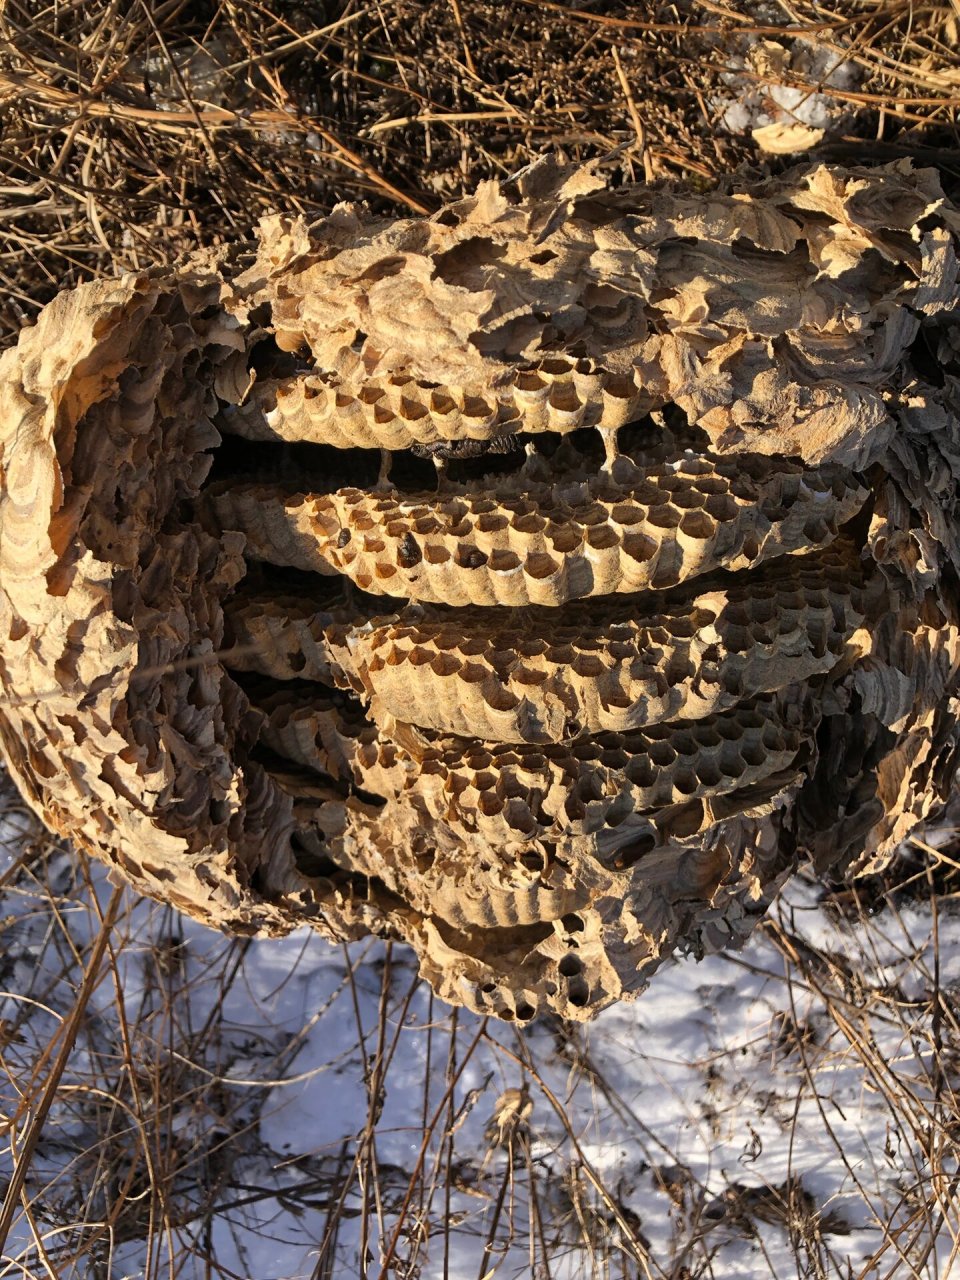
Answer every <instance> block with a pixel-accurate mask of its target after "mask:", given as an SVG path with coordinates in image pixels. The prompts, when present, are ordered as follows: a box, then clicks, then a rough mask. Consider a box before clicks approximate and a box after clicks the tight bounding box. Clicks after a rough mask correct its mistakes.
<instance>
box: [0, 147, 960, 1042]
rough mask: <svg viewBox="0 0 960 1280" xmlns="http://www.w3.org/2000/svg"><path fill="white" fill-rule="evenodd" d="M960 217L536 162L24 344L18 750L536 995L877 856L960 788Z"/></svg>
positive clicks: (870, 175) (13, 693) (92, 826)
mask: <svg viewBox="0 0 960 1280" xmlns="http://www.w3.org/2000/svg"><path fill="white" fill-rule="evenodd" d="M958 237H960V215H958V212H957V211H956V210H955V209H954V208H952V207H950V206H949V205H948V204H947V203H946V202H945V200H944V198H943V196H942V194H941V191H940V188H939V186H938V183H937V179H936V177H935V175H934V174H932V173H930V172H926V171H919V172H916V171H914V170H912V169H911V168H910V167H909V165H907V164H898V165H894V166H890V167H887V168H884V169H874V170H866V169H863V170H860V169H856V170H839V169H834V168H828V167H823V166H819V167H808V168H803V169H798V170H795V171H794V172H792V173H789V174H788V175H786V176H785V177H783V178H780V179H777V180H771V181H768V182H766V183H764V184H762V185H755V186H749V185H741V186H738V185H737V184H736V183H735V182H734V183H730V184H728V185H727V186H726V187H725V188H724V189H723V190H721V191H718V192H715V193H712V194H710V195H707V196H702V195H688V194H682V193H677V192H673V191H669V190H650V189H647V188H644V187H631V188H623V189H618V190H607V189H605V187H604V185H603V182H602V181H601V180H600V179H599V178H597V177H596V176H594V174H593V172H592V171H590V170H584V169H579V170H567V169H563V168H560V167H558V166H556V165H555V164H553V163H552V162H543V163H540V164H538V165H536V166H534V167H532V168H530V169H528V170H527V171H525V172H524V173H523V174H522V175H520V176H519V177H518V178H517V179H515V180H513V181H511V182H508V183H504V184H502V185H500V186H498V185H495V184H485V185H483V186H482V187H481V188H480V190H479V191H478V193H477V194H476V196H475V197H472V198H470V199H466V200H462V201H460V202H459V203H457V204H454V205H451V206H450V207H448V208H446V209H444V210H443V211H442V212H440V213H439V214H437V215H436V216H435V217H432V218H429V219H419V220H405V221H389V220H386V219H377V218H374V217H371V216H370V215H368V214H366V213H365V212H364V211H363V210H361V209H357V208H354V207H351V206H340V207H338V208H337V209H336V210H334V212H333V213H332V214H331V215H330V217H328V218H326V219H324V220H322V221H320V222H319V223H317V224H315V225H313V226H311V227H309V228H308V227H307V226H305V225H304V224H303V223H302V222H300V221H296V220H288V219H285V218H280V217H276V218H272V219H268V220H267V221H265V222H264V224H263V225H262V227H261V229H260V234H259V240H258V242H257V244H255V245H241V246H237V247H235V248H234V249H231V250H229V251H223V252H222V253H220V254H218V255H216V256H207V257H204V258H202V259H194V260H192V261H190V262H188V263H186V265H184V266H182V267H181V268H179V269H177V270H171V271H167V272H146V273H143V274H140V275H126V276H123V277H122V278H120V279H117V280H104V281H101V282H98V283H94V284H88V285H84V286H81V287H80V288H78V289H76V290H75V291H72V292H69V293H64V294H62V295H61V296H60V297H58V298H57V299H56V300H55V301H54V302H52V303H51V304H50V305H49V306H48V307H47V308H46V309H45V310H44V311H43V312H42V313H41V315H40V317H39V320H38V322H37V324H36V325H35V326H33V327H32V328H30V329H27V330H25V331H24V332H23V334H22V335H21V338H20V342H19V345H18V347H17V348H16V349H15V350H11V351H8V352H7V353H6V354H5V356H4V357H3V358H2V361H0V415H2V420H0V421H2V425H0V446H2V456H0V461H2V479H3V492H2V505H0V521H2V523H0V587H2V589H0V626H2V634H3V641H2V663H0V672H2V683H3V696H4V701H3V707H2V715H0V730H2V741H3V749H4V753H5V756H6V760H7V763H8V766H9V768H10V770H11V772H12V773H13V775H14V776H15V777H16V778H17V779H18V781H19V783H20V786H21V787H22V789H23V792H24V794H25V796H26V797H27V798H28V800H29V801H30V803H31V804H32V805H33V806H34V808H35V809H36V811H37V812H38V813H39V814H40V815H41V817H42V818H43V820H44V821H45V822H46V823H47V824H48V826H49V827H50V828H52V829H53V830H54V831H57V832H62V833H64V834H66V835H68V836H70V838H71V839H73V840H74V841H76V842H77V844H78V845H80V846H82V847H83V848H84V849H86V850H88V851H89V852H90V853H92V854H95V855H96V856H97V857H100V858H103V859H105V860H106V861H107V862H109V863H110V864H111V865H112V866H113V867H115V868H116V870H117V872H118V873H119V874H120V875H121V876H123V877H125V878H126V879H127V880H128V881H129V882H130V883H131V884H133V885H134V886H135V887H136V888H137V889H138V890H140V891H141V892H143V893H146V894H150V895H152V896H154V897H157V898H160V899H162V900H164V901H167V902H171V903H173V904H174V905H176V906H178V907H180V908H182V909H183V910H185V911H187V912H189V913H190V914H192V915H194V916H196V917H198V918H199V919H201V920H204V921H208V922H209V923H210V924H212V925H218V926H221V927H223V928H226V929H229V930H232V931H235V932H243V933H253V932H257V931H266V932H269V933H278V934H279V933H283V932H285V931H286V930H289V929H291V928H293V927H295V926H297V925H300V924H303V923H309V924H311V925H313V926H314V927H315V928H317V929H319V930H320V931H321V932H322V933H324V934H325V935H326V936H328V937H330V938H356V937H359V936H361V935H363V934H368V933H376V934H381V935H391V936H395V937H399V938H402V939H404V940H406V941H407V942H409V943H410V944H411V945H412V946H413V947H414V949H415V950H416V952H417V955H418V957H419V960H420V964H421V968H422V971H423V974H424V976H425V977H426V978H427V979H428V980H429V981H430V982H431V983H432V984H433V986H434V987H435V988H436V990H437V991H438V992H439V994H440V995H441V996H443V997H444V998H445V999H447V1000H450V1001H455V1002H461V1003H464V1004H466V1005H469V1006H470V1007H471V1008H473V1009H477V1010H482V1011H485V1012H491V1013H494V1014H497V1015H498V1016H500V1017H505V1018H510V1017H516V1018H519V1019H528V1018H530V1017H532V1016H533V1014H534V1013H535V1012H536V1011H537V1010H540V1009H544V1008H551V1009H554V1010H556V1011H557V1012H558V1013H560V1014H562V1015H564V1016H570V1017H575V1018H585V1017H589V1016H590V1015H591V1014H593V1013H595V1012H596V1011H597V1010H598V1009H600V1008H601V1007H603V1006H604V1005H606V1004H609V1003H610V1002H611V1001H614V1000H617V999H620V998H623V997H626V996H630V995H633V994H636V993H637V992H639V991H640V990H641V989H642V988H643V986H644V985H645V983H646V982H647V981H648V979H649V977H650V974H651V973H652V972H653V970H654V969H655V968H656V967H657V965H658V964H659V963H660V962H661V961H662V960H663V958H664V957H666V956H668V955H670V954H671V953H672V952H673V951H674V950H675V949H676V948H677V947H685V948H692V949H695V950H701V949H710V948H715V947H719V946H724V945H728V944H730V943H737V942H739V941H741V940H742V939H743V938H745V937H746V935H747V934H748V933H749V931H750V929H751V928H752V926H753V925H754V924H755V922H756V921H757V920H758V919H759V918H760V916H761V915H762V913H763V911H764V909H765V907H766V906H767V904H768V903H769V901H770V899H771V897H772V895H773V894H774V893H775V892H776V890H777V889H778V887H779V886H780V885H781V884H782V883H783V881H784V880H785V878H786V877H787V876H788V875H789V874H790V872H791V870H792V869H793V868H794V867H795V866H796V865H797V862H798V859H800V858H801V857H806V856H812V857H813V859H814V860H815V862H816V864H817V865H818V866H820V867H822V868H830V869H832V870H835V871H847V872H850V873H854V872H857V871H862V870H864V869H868V868H875V867H877V866H879V865H880V864H881V863H882V862H883V859H884V858H885V857H886V856H887V855H888V854H889V852H890V851H891V849H892V848H893V847H894V845H895V844H896V843H897V841H899V840H900V839H901V838H902V837H903V836H904V835H905V834H906V833H907V832H908V831H909V830H910V829H911V828H912V827H913V826H914V825H915V824H916V823H917V822H918V821H920V820H921V819H923V818H924V817H926V816H927V815H929V814H930V812H931V811H932V810H933V809H934V808H935V807H936V806H937V805H938V804H939V803H940V802H941V801H942V799H943V798H944V797H945V796H946V794H947V792H948V790H949V789H950V786H951V783H952V780H953V776H954V769H955V754H956V746H957V737H958V731H957V723H958V718H957V684H958V662H960V644H958V582H960V579H958V573H960V542H958V538H957V501H958V498H957V477H958V476H960V447H958V413H960V381H958V378H960V340H958V337H957V329H956V315H957V307H958V299H960V287H958V279H957V276H958V268H957V257H956V245H957V240H958ZM434 464H435V465H434Z"/></svg>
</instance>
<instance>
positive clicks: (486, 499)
mask: <svg viewBox="0 0 960 1280" xmlns="http://www.w3.org/2000/svg"><path fill="white" fill-rule="evenodd" d="M865 497H866V490H865V489H863V488H862V486H861V485H860V484H859V483H858V482H857V480H856V479H855V478H853V477H849V476H846V475H844V474H843V473H842V472H837V471H835V470H833V469H830V468H828V469H827V470H826V471H825V472H821V471H818V470H815V469H806V470H805V469H803V468H801V467H797V466H796V465H795V464H791V463H786V462H785V463H784V464H782V470H778V471H775V472H773V473H772V474H771V473H770V471H769V467H768V466H767V465H765V464H764V465H758V460H756V459H753V460H750V459H746V458H743V457H740V458H736V459H730V460H723V459H714V458H710V457H706V456H700V457H697V456H695V455H692V454H691V455H689V456H684V457H683V458H681V459H680V460H679V462H678V463H675V464H674V465H670V464H669V463H664V464H653V465H652V466H650V467H649V468H648V469H646V470H644V471H643V472H642V473H639V472H637V471H635V470H634V469H633V468H632V467H631V468H630V475H629V479H627V480H625V481H624V482H623V483H622V484H618V483H617V481H616V478H615V477H614V476H610V475H603V474H601V475H599V476H577V475H573V476H571V477H570V478H569V479H568V480H566V481H565V482H562V483H553V484H548V483H542V482H537V481H529V480H527V478H526V477H525V476H524V475H523V473H521V474H520V475H519V476H512V477H509V478H507V480H505V481H504V483H503V484H502V485H501V486H500V487H499V488H498V489H496V490H493V489H490V490H485V489H481V490H480V491H479V492H476V491H471V490H467V491H464V492H462V493H455V494H450V495H443V494H441V495H434V494H422V495H411V496H407V495H401V494H399V493H369V492H367V491H364V490H362V489H350V488H346V489H339V490H337V491H336V492H335V493H330V494H301V493H295V494H291V495H289V496H287V497H284V496H283V495H282V494H280V493H278V492H277V491H276V490H275V489H271V488H267V487H265V486H261V485H256V484H240V485H234V486H231V487H230V488H227V489H226V490H225V491H223V492H217V491H215V490H214V491H211V493H210V497H209V499H208V501H209V504H210V507H211V508H212V510H213V513H214V515H215V518H216V521H217V522H218V524H219V527H220V528H221V529H223V530H237V531H239V532H241V533H243V535H244V537H245V538H246V540H247V554H248V555H250V556H252V557H254V558H256V559H260V560H265V561H268V562H269V563H272V564H277V565H288V566H292V567H296V568H300V569H306V570H310V571H312V572H315V573H321V574H326V575H333V574H344V575H346V576H347V577H349V578H350V579H351V580H352V581H353V582H355V583H356V585H357V586H358V587H360V588H361V589H362V590H364V591H369V592H371V593H374V594H384V595H393V596H401V597H406V598H407V599H411V600H419V601H425V602H431V603H435V604H447V605H456V606H465V605H485V606H489V605H513V606H517V605H526V604H535V605H559V604H563V603H565V602H567V601H569V600H576V599H581V598H583V597H586V596H596V595H608V594H611V593H616V592H637V591H644V590H649V589H658V588H664V587H668V586H673V585H674V584H676V583H678V582H682V581H685V580H686V579H688V578H692V577H694V576H696V575H698V574H702V573H706V572H708V571H709V570H711V569H716V568H720V567H724V568H727V569H732V570H738V569H746V568H749V567H752V566H754V565H757V564H760V563H761V562H762V561H764V560H767V559H769V558H771V557H773V556H777V555H783V554H784V553H787V552H794V551H807V550H811V549H813V548H815V547H818V546H822V545H825V544H826V543H828V542H830V541H832V539H833V538H835V537H836V535H837V532H838V530H839V527H840V525H841V524H843V523H844V522H845V521H847V520H849V519H850V518H851V517H852V516H853V515H855V514H856V512H857V511H858V510H859V508H860V507H861V506H862V504H863V501H864V499H865Z"/></svg>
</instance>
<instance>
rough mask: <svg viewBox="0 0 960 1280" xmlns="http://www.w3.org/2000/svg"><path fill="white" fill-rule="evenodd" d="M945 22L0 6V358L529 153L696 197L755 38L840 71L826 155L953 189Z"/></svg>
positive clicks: (286, 2) (754, 74)
mask: <svg viewBox="0 0 960 1280" xmlns="http://www.w3.org/2000/svg"><path fill="white" fill-rule="evenodd" d="M591 10H595V12H593V11H591ZM758 15H762V18H758ZM958 29H960V14H958V11H957V7H956V3H955V0H944V2H942V3H931V4H924V5H922V6H918V5H916V4H915V3H912V2H910V0H907V2H899V0H898V2H895V3H890V2H888V0H843V2H842V3H838V4H837V5H836V6H835V7H834V8H833V9H829V10H826V9H823V8H821V6H819V5H818V4H816V3H813V2H812V0H799V2H798V3H796V4H793V3H789V0H779V3H776V4H774V3H767V4H763V5H761V4H760V3H759V0H753V3H752V4H750V5H739V4H738V5H734V4H729V5H726V4H722V3H714V0H678V3H666V2H665V0H663V2H658V0H645V2H644V3H622V2H619V0H612V2H610V3H607V2H606V0H604V3H597V2H596V0H593V2H592V3H590V2H588V3H585V4H584V5H583V6H582V7H579V8H578V7H573V6H571V5H568V4H560V3H550V2H549V0H497V2H494V0H369V2H367V3H364V2H363V0H300V2H299V3H297V2H291V0H246V2H244V3H240V2H239V0H200V2H191V3H186V2H185V0H159V2H158V0H149V2H148V0H132V2H131V0H68V2H67V3H64V2H63V0H57V2H56V3H53V2H49V3H45V2H43V0H6V3H5V4H4V5H3V6H0V128H2V142H0V198H2V206H0V289H2V292H3V294H4V295H5V296H4V297H3V298H2V299H0V345H2V344H3V343H5V342H9V341H10V340H11V338H12V337H13V336H14V335H15V334H16V332H17V330H18V329H19V327H20V326H21V324H22V323H23V322H24V321H26V320H28V319H29V318H30V317H31V316H32V315H33V314H34V312H35V310H36V308H37V307H38V306H39V305H41V304H42V303H43V302H45V301H47V300H48V299H49V298H50V297H51V296H52V295H53V294H54V293H55V292H56V291H57V290H58V289H59V288H61V287H62V286H64V285H69V284H72V283H75V282H76V281H78V280H81V279H86V278H89V277H91V276H94V275H97V274H98V273H103V272H110V271H117V270H121V269H140V268H143V267H146V266H150V265H153V264H157V263H164V262H168V261H169V260H170V259H171V258H172V257H175V256H176V255H178V254H180V253H182V252H184V251H186V250H189V249H191V248H193V247H195V246H196V245H197V244H199V243H205V242H211V241H217V240H219V239H221V238H223V237H236V236H238V235H243V234H247V233H248V232H249V229H250V227H251V226H252V225H253V224H254V223H255V221H256V219H257V217H258V216H260V215H261V214H263V213H265V212H267V211H272V210H274V209H277V208H284V209H292V210H298V211H305V212H307V213H320V212H323V211H325V210H327V209H329V207H330V206H331V204H332V203H333V202H334V201H336V200H337V199H365V200H368V201H370V202H372V203H373V204H375V205H377V206H379V207H382V208H385V209H391V210H394V211H403V210H407V211H418V210H423V209H434V208H436V207H437V206H438V204H439V203H440V202H441V201H442V200H443V199H445V198H448V197H450V196H453V195H455V194H457V193H459V192H462V191H463V190H464V189H466V188H469V187H472V186H473V185H474V184H475V183H476V181H477V180H478V179H479V178H481V177H486V176H491V175H505V174H507V173H510V172H513V171H515V170H516V169H518V168H520V167H522V166H523V165H524V164H526V163H527V162H528V161H529V160H530V159H531V158H532V157H533V156H535V155H537V154H539V153H540V152H542V150H543V149H544V148H546V147H557V148H560V149H561V150H562V151H563V152H564V153H565V154H567V155H569V156H571V157H574V158H586V157H589V156H593V155H597V154H599V153H602V152H606V151H608V150H610V149H611V148H612V147H614V146H617V145H620V144H625V146H626V148H627V150H626V152H625V154H624V157H623V160H622V167H623V172H624V174H625V175H626V176H628V177H630V178H637V177H643V176H644V175H646V176H648V177H667V178H671V177H673V178H684V179H686V180H688V181H698V182H701V183H704V184H709V183H711V182H713V181H714V180H715V179H716V178H717V177H718V175H720V174H722V173H724V172H727V171H728V170H730V169H731V168H732V167H734V166H736V165H738V164H743V163H747V164H757V163H764V158H763V157H762V156H760V155H759V154H758V152H757V150H756V147H755V146H754V144H753V143H752V141H751V139H750V138H749V137H748V136H747V137H734V136H730V135H728V134H726V133H725V132H724V131H723V130H722V129H719V128H718V127H717V123H718V115H719V109H718V107H717V99H718V95H720V96H722V95H724V94H727V95H729V92H730V90H729V86H728V85H727V83H726V80H727V79H728V78H729V63H730V58H731V56H733V55H734V54H735V53H736V51H737V50H742V48H743V47H744V42H745V41H747V40H749V39H752V38H754V37H757V38H762V39H770V40H772V39H774V38H775V37H776V38H778V39H779V40H781V42H782V43H784V44H785V45H788V46H789V45H791V44H792V43H793V42H794V41H795V40H796V39H797V38H798V37H801V36H802V37H805V38H808V39H810V40H813V41H815V42H817V43H818V44H819V45H820V46H822V47H823V48H825V49H826V50H828V51H830V53H831V54H832V55H835V56H836V59H838V60H843V59H847V60H850V61H852V62H854V63H856V64H857V66H858V67H859V68H860V71H859V73H858V74H859V76H860V78H859V81H858V84H857V87H856V88H855V89H852V88H848V89H845V90H841V89H835V90H831V93H832V95H833V97H834V98H835V100H836V101H837V103H839V104H841V105H842V106H844V107H846V108H848V109H849V111H848V119H847V122H846V123H845V125H844V128H845V129H846V132H841V133H840V134H838V135H837V136H835V137H828V138H827V139H826V140H825V143H826V145H825V148H824V149H823V150H824V151H825V152H826V153H828V154H846V155H849V154H855V155H858V156H861V157H870V158H889V157H890V156H891V155H897V154H901V153H903V152H904V151H905V150H906V151H909V152H911V153H913V154H916V155H919V156H921V157H926V158H928V159H929V160H930V161H931V162H934V163H940V164H941V165H942V167H943V168H944V169H945V171H946V172H947V175H948V177H957V176H960V164H958V162H957V159H956V153H955V152H953V151H952V150H951V149H952V148H953V147H954V146H955V145H956V141H957V118H958V114H957V113H958V107H960V36H958ZM766 74H767V73H765V72H764V71H763V70H762V69H759V70H758V69H754V70H749V69H748V70H746V71H744V72H743V76H744V77H746V79H747V80H750V79H751V78H752V80H753V81H755V82H756V83H757V84H758V85H759V86H760V87H761V88H762V87H763V82H764V79H765V75H766ZM780 79H781V80H782V81H783V82H784V83H788V84H793V85H794V86H795V87H797V88H799V89H801V90H805V91H809V92H811V93H813V92H816V90H817V88H818V84H817V83H814V82H812V81H811V80H810V79H809V77H806V78H805V77H804V75H803V74H801V73H799V72H791V73H789V74H787V75H786V76H785V77H783V76H781V77H780ZM867 144H868V145H867ZM775 163H779V162H775Z"/></svg>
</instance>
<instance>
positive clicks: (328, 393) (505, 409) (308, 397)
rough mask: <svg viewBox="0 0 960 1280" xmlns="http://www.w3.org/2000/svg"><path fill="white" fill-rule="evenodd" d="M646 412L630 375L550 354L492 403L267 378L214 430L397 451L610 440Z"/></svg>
mask: <svg viewBox="0 0 960 1280" xmlns="http://www.w3.org/2000/svg"><path fill="white" fill-rule="evenodd" d="M654 404H655V399H654V397H652V396H651V395H649V394H648V393H647V392H645V391H644V390H643V388H642V386H641V385H640V381H639V379H638V378H637V377H636V375H634V374H632V373H620V374H613V373H609V372H607V371H606V370H604V369H602V368H597V367H595V366H594V365H593V364H592V362H591V361H589V360H583V359H580V360H577V359H571V358H568V357H564V356H562V355H556V356H552V357H550V358H548V359H543V360H540V361H538V362H535V363H530V364H529V365H528V366H526V367H524V368H521V369H516V370H514V371H512V372H511V373H510V374H509V375H508V377H507V378H506V379H505V380H504V382H503V383H502V385H500V386H498V387H497V390H496V394H493V395H492V394H491V392H490V388H487V387H482V386H479V385H478V386H473V387H453V386H448V387H443V388H438V387H435V386H429V385H423V384H422V383H421V382H418V381H417V380H416V379H414V378H413V377H410V376H409V375H407V376H404V375H402V374H395V375H393V376H391V377H388V378H384V379H380V380H378V379H372V380H370V381H369V382H367V383H366V384H365V385H364V386H363V388H362V389H361V390H360V392H359V394H356V395H353V394H350V393H349V392H347V391H345V390H343V389H342V387H341V385H340V383H339V381H338V379H336V378H335V377H331V375H329V374H328V375H320V374H303V375H300V376H294V377H288V378H283V379H268V380H265V381H261V382H257V383H256V384H254V386H253V388H252V389H251V391H250V393H249V395H248V397H247V398H246V399H245V400H244V402H243V404H237V405H226V406H225V407H224V411H223V413H222V415H221V418H220V420H219V422H220V425H221V426H222V427H223V429H224V430H225V431H227V432H230V433H232V434H235V435H240V436H243V437H245V438H246V439H248V440H274V441H284V440H285V441H288V442H290V443H304V442H309V443H313V444H329V445H334V446H335V447H336V448H339V449H391V450H401V449H409V448H410V447H411V446H412V445H434V444H440V443H441V442H443V441H445V440H478V441H479V440H490V439H491V438H495V437H497V436H499V435H512V434H519V433H520V432H523V433H529V432H542V431H551V432H560V433H565V432H569V431H576V430H577V429H578V428H581V427H602V428H604V429H605V430H610V431H614V430H616V429H617V428H618V427H622V426H625V425H626V424H627V423H629V422H634V421H636V419H638V418H640V417H642V416H643V415H644V414H645V413H646V412H647V411H648V410H649V409H650V408H652V407H653V406H654Z"/></svg>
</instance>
